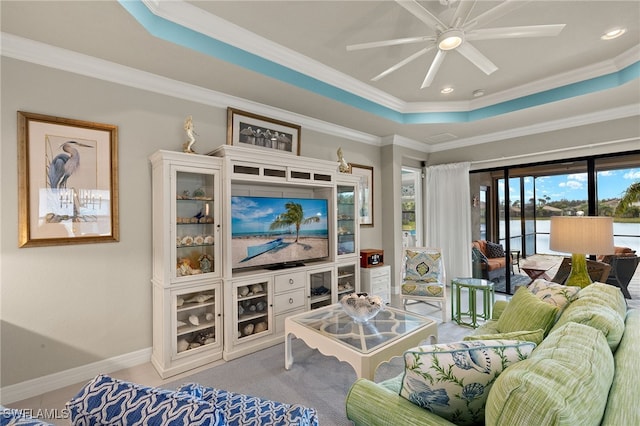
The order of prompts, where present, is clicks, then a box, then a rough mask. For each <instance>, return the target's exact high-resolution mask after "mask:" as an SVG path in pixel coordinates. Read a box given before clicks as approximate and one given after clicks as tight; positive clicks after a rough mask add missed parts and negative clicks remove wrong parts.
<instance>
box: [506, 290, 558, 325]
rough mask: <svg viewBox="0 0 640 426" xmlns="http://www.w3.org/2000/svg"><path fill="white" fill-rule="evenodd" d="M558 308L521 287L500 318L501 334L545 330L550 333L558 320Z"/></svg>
mask: <svg viewBox="0 0 640 426" xmlns="http://www.w3.org/2000/svg"><path fill="white" fill-rule="evenodd" d="M557 312H558V308H557V307H556V306H553V305H550V304H549V303H545V302H543V301H542V300H540V299H538V298H537V297H536V296H535V295H534V294H533V293H531V292H530V291H529V290H527V288H526V287H520V288H518V290H517V291H516V293H515V294H514V295H513V297H512V298H511V301H510V302H509V304H508V305H507V306H506V307H505V308H504V311H503V312H502V315H500V318H498V324H497V328H498V330H499V331H500V333H509V332H511V331H523V330H537V329H539V328H541V329H543V330H544V332H545V333H547V332H548V331H549V329H550V328H551V326H552V325H553V322H554V321H555V318H556V313H557Z"/></svg>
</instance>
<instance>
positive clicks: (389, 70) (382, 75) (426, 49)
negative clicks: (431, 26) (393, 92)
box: [371, 45, 435, 81]
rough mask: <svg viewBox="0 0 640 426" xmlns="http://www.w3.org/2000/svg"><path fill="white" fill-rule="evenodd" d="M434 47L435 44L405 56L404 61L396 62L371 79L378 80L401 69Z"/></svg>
mask: <svg viewBox="0 0 640 426" xmlns="http://www.w3.org/2000/svg"><path fill="white" fill-rule="evenodd" d="M434 47H435V45H433V46H429V47H425V48H424V49H421V50H419V51H417V52H416V53H414V54H413V55H411V56H409V57H408V58H405V59H403V60H402V61H400V62H398V63H397V64H395V65H394V66H392V67H391V68H387V69H386V70H384V71H382V72H381V73H380V74H378V75H376V76H375V77H373V78H372V79H371V81H378V80H380V79H381V78H383V77H386V76H387V75H389V74H391V73H392V72H394V71H396V70H398V69H400V68H401V67H403V66H405V65H407V64H408V63H409V62H411V61H413V60H415V59H417V58H419V57H420V56H422V55H424V54H425V53H427V52H428V51H430V50H433V48H434Z"/></svg>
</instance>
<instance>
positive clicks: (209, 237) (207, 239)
mask: <svg viewBox="0 0 640 426" xmlns="http://www.w3.org/2000/svg"><path fill="white" fill-rule="evenodd" d="M204 243H205V244H213V235H207V236H206V237H204Z"/></svg>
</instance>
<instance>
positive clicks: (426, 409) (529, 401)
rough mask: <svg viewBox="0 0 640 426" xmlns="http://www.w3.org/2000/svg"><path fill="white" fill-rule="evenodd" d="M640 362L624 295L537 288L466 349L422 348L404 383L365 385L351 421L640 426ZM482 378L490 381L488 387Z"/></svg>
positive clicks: (637, 316)
mask: <svg viewBox="0 0 640 426" xmlns="http://www.w3.org/2000/svg"><path fill="white" fill-rule="evenodd" d="M473 345H476V346H473ZM527 345H529V346H527ZM536 345H537V346H536ZM532 346H535V348H534V349H532V350H529V347H532ZM501 348H502V349H501ZM514 348H515V349H514ZM508 350H511V351H512V352H513V351H514V350H515V351H516V352H517V354H516V355H515V356H514V357H511V358H509V357H508V356H507V351H508ZM639 354H640V310H637V309H630V310H627V306H626V302H625V299H624V297H623V295H622V293H621V292H620V289H618V288H616V287H613V286H610V285H607V284H602V283H593V284H591V285H590V286H588V287H586V288H584V289H582V290H578V289H577V288H576V289H572V288H569V287H565V286H560V285H559V284H554V283H548V282H546V281H543V280H537V281H535V282H534V283H533V284H532V285H531V286H530V288H524V287H523V288H521V289H518V291H517V292H516V294H515V295H514V296H513V298H512V299H511V301H509V302H506V301H498V302H496V304H495V306H494V311H493V318H492V319H491V320H489V321H487V322H486V323H485V324H483V325H482V326H481V327H479V328H478V329H476V330H474V332H473V333H472V335H471V336H468V337H466V338H465V341H464V342H457V343H453V344H449V345H430V346H424V347H418V348H414V349H412V350H410V351H407V352H406V353H405V354H404V358H405V371H404V372H403V373H402V374H400V375H399V376H397V377H395V378H392V379H389V380H386V381H383V382H381V383H374V382H372V381H369V380H366V379H359V380H358V381H356V382H355V383H354V384H353V386H352V387H351V389H350V391H349V393H348V395H347V399H346V412H347V417H348V418H349V419H350V420H351V421H353V423H354V424H355V425H367V426H374V425H418V424H419V425H452V424H457V425H465V424H486V425H505V426H519V425H545V426H546V425H570V426H575V425H581V426H583V425H611V426H621V425H638V424H640V408H639V407H640V402H639V401H640V386H638V383H640V362H638V357H639ZM479 355H482V356H479ZM496 356H498V359H497V361H496V359H491V358H492V357H493V358H495V357H496ZM449 358H450V359H451V362H450V363H448V361H447V360H448V359H449ZM488 366H489V367H490V368H487V367H488ZM483 369H484V370H483ZM489 370H491V371H490V372H489ZM479 371H481V372H482V371H484V373H485V374H484V376H486V377H488V379H484V380H485V382H480V384H479V382H478V380H477V379H476V376H478V372H479ZM474 375H475V376H474ZM480 375H481V376H482V375H483V374H480ZM447 386H449V387H453V388H454V389H453V390H452V389H446V387H447ZM456 386H457V390H456V389H455V387H456ZM456 401H457V402H458V403H459V404H458V406H457V407H456V406H455V404H454V403H455V402H456ZM447 410H449V411H447ZM436 413H437V414H436Z"/></svg>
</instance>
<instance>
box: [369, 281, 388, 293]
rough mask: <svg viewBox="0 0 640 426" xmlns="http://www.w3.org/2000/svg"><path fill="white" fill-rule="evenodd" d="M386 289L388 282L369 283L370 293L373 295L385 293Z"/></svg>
mask: <svg viewBox="0 0 640 426" xmlns="http://www.w3.org/2000/svg"><path fill="white" fill-rule="evenodd" d="M388 287H389V281H388V280H377V281H374V282H372V283H371V291H372V292H373V293H377V292H379V291H387V288H388Z"/></svg>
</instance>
